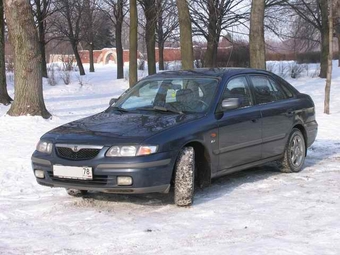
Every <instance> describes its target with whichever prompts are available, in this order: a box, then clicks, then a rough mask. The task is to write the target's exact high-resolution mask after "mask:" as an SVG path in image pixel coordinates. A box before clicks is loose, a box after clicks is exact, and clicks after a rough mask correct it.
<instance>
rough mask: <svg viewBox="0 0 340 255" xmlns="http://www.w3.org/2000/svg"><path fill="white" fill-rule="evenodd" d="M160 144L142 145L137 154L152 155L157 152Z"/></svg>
mask: <svg viewBox="0 0 340 255" xmlns="http://www.w3.org/2000/svg"><path fill="white" fill-rule="evenodd" d="M157 149H158V146H141V147H139V150H138V153H137V156H143V155H150V154H154V153H156V152H157Z"/></svg>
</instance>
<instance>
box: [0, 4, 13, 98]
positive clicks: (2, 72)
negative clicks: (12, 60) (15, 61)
mask: <svg viewBox="0 0 340 255" xmlns="http://www.w3.org/2000/svg"><path fill="white" fill-rule="evenodd" d="M3 7H4V5H3V0H0V104H4V105H9V104H10V103H11V101H12V98H10V96H9V95H8V92H7V83H6V63H5V22H4V8H3Z"/></svg>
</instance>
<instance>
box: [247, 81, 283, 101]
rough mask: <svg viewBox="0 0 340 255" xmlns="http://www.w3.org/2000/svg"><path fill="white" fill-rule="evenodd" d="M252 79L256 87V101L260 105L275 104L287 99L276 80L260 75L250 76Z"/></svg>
mask: <svg viewBox="0 0 340 255" xmlns="http://www.w3.org/2000/svg"><path fill="white" fill-rule="evenodd" d="M250 79H251V81H252V83H253V85H254V91H255V99H256V102H257V103H258V104H265V103H270V102H275V101H279V100H282V99H285V98H286V96H285V95H284V94H283V92H282V91H281V90H280V87H279V86H278V84H277V83H276V82H275V81H274V80H272V79H269V78H267V77H265V76H260V75H257V76H250Z"/></svg>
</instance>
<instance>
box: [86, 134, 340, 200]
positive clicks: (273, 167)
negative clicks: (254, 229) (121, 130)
mask: <svg viewBox="0 0 340 255" xmlns="http://www.w3.org/2000/svg"><path fill="white" fill-rule="evenodd" d="M325 148H327V149H325ZM339 153H340V141H337V140H317V141H316V142H315V144H314V145H313V146H312V147H311V148H309V150H308V156H307V158H306V162H305V168H307V167H313V166H315V165H317V164H319V163H320V162H322V161H324V160H327V159H329V158H332V157H333V156H334V155H336V154H339ZM281 174H283V173H281V172H280V170H279V168H278V166H277V164H275V163H269V164H265V165H262V166H258V167H253V168H250V169H247V170H244V171H241V172H237V173H233V174H229V175H226V176H222V177H219V178H216V179H213V180H212V183H211V185H210V186H209V187H207V188H205V189H197V190H196V191H195V201H194V205H199V204H203V203H206V202H209V201H211V200H213V199H217V198H219V197H222V196H225V195H226V194H229V193H231V192H232V191H233V190H235V189H237V188H238V187H239V186H241V185H244V184H247V183H256V182H260V181H262V180H265V179H268V178H270V177H273V176H276V175H278V176H279V175H281ZM173 197H174V191H173V189H171V190H170V193H169V194H158V193H154V194H128V195H124V194H123V195H121V194H109V193H96V192H93V193H92V192H91V193H89V194H88V195H86V197H84V199H92V200H93V201H105V202H115V203H129V204H137V205H144V206H164V205H173V204H174V202H173Z"/></svg>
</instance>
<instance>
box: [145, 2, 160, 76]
mask: <svg viewBox="0 0 340 255" xmlns="http://www.w3.org/2000/svg"><path fill="white" fill-rule="evenodd" d="M155 4H156V3H155V0H148V1H146V2H145V5H146V6H145V18H146V25H145V42H146V51H147V55H148V56H147V57H148V72H149V75H152V74H155V73H156V52H155V47H156V19H155V17H156V15H157V14H156V8H155Z"/></svg>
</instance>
